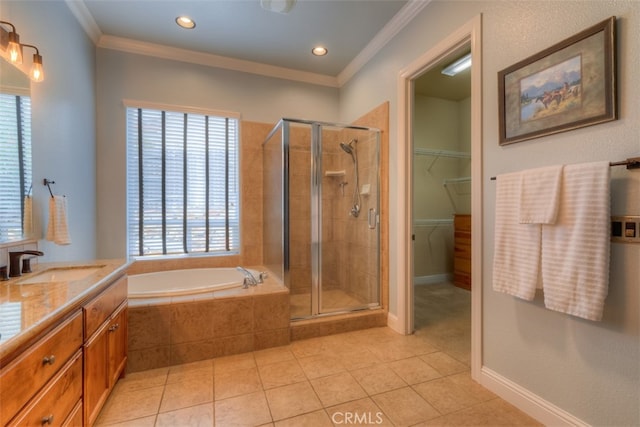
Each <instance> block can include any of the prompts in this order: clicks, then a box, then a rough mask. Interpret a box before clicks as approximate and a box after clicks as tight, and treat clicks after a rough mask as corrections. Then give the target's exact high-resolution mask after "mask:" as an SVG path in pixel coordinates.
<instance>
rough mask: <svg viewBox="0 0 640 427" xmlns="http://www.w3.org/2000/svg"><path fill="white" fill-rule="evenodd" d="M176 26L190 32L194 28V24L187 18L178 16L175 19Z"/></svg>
mask: <svg viewBox="0 0 640 427" xmlns="http://www.w3.org/2000/svg"><path fill="white" fill-rule="evenodd" d="M176 24H178V25H179V26H181V27H182V28H186V29H187V30H191V29H193V28H195V27H196V22H195V21H194V20H193V19H191V18H189V17H188V16H178V17H177V18H176Z"/></svg>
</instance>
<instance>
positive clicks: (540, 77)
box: [498, 16, 618, 145]
mask: <svg viewBox="0 0 640 427" xmlns="http://www.w3.org/2000/svg"><path fill="white" fill-rule="evenodd" d="M615 24H616V17H615V16H612V17H610V18H608V19H606V20H604V21H602V22H600V23H598V24H596V25H594V26H592V27H590V28H587V29H586V30H584V31H581V32H580V33H578V34H576V35H574V36H572V37H569V38H567V39H566V40H563V41H561V42H560V43H557V44H555V45H553V46H551V47H549V48H547V49H545V50H543V51H541V52H539V53H537V54H535V55H533V56H530V57H528V58H526V59H524V60H522V61H520V62H518V63H516V64H514V65H512V66H510V67H508V68H505V69H504V70H502V71H500V72H498V104H499V105H498V110H499V127H500V138H499V144H500V145H507V144H512V143H514V142H520V141H525V140H529V139H533V138H538V137H542V136H546V135H551V134H554V133H558V132H566V131H569V130H573V129H578V128H581V127H585V126H591V125H595V124H599V123H604V122H608V121H612V120H616V119H617V118H618V115H617V114H618V113H617V105H616V104H617V91H616V29H615V27H616V25H615Z"/></svg>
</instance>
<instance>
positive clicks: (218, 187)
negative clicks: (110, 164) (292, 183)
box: [127, 107, 240, 257]
mask: <svg viewBox="0 0 640 427" xmlns="http://www.w3.org/2000/svg"><path fill="white" fill-rule="evenodd" d="M127 162H128V164H127V205H128V206H127V225H128V246H129V248H128V250H129V255H130V256H132V257H139V256H149V255H172V254H202V253H211V254H229V253H237V252H238V251H239V246H240V213H239V198H240V190H239V182H238V120H237V119H236V118H230V117H217V116H213V115H206V114H194V113H184V112H175V111H163V110H155V109H149V108H144V109H143V108H131V107H129V108H127Z"/></svg>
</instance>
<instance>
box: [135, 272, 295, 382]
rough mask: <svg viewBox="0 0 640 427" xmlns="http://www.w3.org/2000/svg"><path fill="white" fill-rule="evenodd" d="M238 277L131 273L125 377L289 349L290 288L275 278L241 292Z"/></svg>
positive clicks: (236, 273)
mask: <svg viewBox="0 0 640 427" xmlns="http://www.w3.org/2000/svg"><path fill="white" fill-rule="evenodd" d="M258 269H259V270H258ZM263 270H265V269H264V267H255V269H251V270H249V271H251V273H252V274H254V275H256V276H257V274H258V271H263ZM243 279H244V275H243V274H242V272H240V271H237V270H236V269H235V268H195V269H186V270H169V271H159V272H154V273H144V274H134V275H129V277H128V280H129V302H128V316H127V317H128V329H127V331H128V350H129V351H128V361H127V372H137V371H143V370H147V369H155V368H160V367H165V366H171V365H179V364H183V363H190V362H196V361H199V360H204V359H210V358H214V357H220V356H229V355H232V354H238V353H245V352H249V351H255V350H262V349H265V348H269V347H276V346H281V345H286V344H288V343H289V339H290V318H291V316H290V307H289V290H288V289H287V288H286V287H285V286H284V285H283V284H282V283H281V282H280V281H278V280H277V279H276V278H274V277H267V278H265V280H264V283H262V284H259V285H256V286H249V287H248V288H247V289H243V287H242V282H243Z"/></svg>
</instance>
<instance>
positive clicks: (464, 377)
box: [447, 371, 498, 402]
mask: <svg viewBox="0 0 640 427" xmlns="http://www.w3.org/2000/svg"><path fill="white" fill-rule="evenodd" d="M447 378H448V379H449V380H450V381H452V382H454V383H455V384H456V385H458V386H459V387H462V388H464V389H465V390H468V391H469V392H471V393H472V394H473V396H474V397H476V398H477V399H478V400H480V401H483V402H484V401H488V400H493V399H495V398H497V397H498V396H496V395H495V394H494V393H492V392H491V391H489V390H487V389H486V388H484V387H482V386H481V385H480V384H478V383H477V382H475V381H474V380H472V379H471V372H470V371H465V372H461V373H459V374H455V375H450V376H448V377H447Z"/></svg>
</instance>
